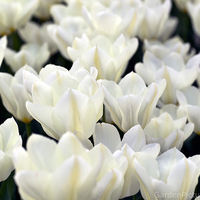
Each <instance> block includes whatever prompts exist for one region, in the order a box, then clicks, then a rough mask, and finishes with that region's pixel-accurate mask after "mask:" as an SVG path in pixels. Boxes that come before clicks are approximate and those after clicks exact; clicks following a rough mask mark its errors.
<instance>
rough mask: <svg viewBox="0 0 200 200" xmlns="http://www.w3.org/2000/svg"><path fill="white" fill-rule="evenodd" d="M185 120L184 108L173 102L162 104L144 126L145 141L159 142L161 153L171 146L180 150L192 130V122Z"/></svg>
mask: <svg viewBox="0 0 200 200" xmlns="http://www.w3.org/2000/svg"><path fill="white" fill-rule="evenodd" d="M186 121H187V115H186V112H185V110H184V108H182V107H177V106H175V105H173V104H168V105H166V106H163V107H162V109H161V110H158V111H157V114H156V116H155V117H153V118H151V120H150V122H149V123H148V124H147V125H146V126H145V128H144V133H145V135H146V139H147V143H159V144H160V145H161V153H163V152H165V151H167V150H168V149H170V148H173V147H176V148H177V149H179V150H181V148H182V146H183V142H184V141H185V140H186V139H187V138H188V137H189V136H190V135H191V134H192V132H193V130H194V124H193V123H188V124H186Z"/></svg>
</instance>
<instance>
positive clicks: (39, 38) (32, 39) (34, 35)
mask: <svg viewBox="0 0 200 200" xmlns="http://www.w3.org/2000/svg"><path fill="white" fill-rule="evenodd" d="M49 25H52V23H50V22H45V23H43V24H42V25H41V26H39V25H38V24H37V23H34V22H28V23H27V24H26V26H24V27H23V28H21V29H19V30H18V33H19V36H20V37H21V38H22V40H24V41H25V42H26V43H35V44H38V45H40V46H42V45H43V44H44V43H47V44H48V47H49V51H50V52H51V54H54V53H55V52H56V51H57V47H56V44H55V43H54V42H53V40H52V39H51V38H50V36H49V35H48V32H47V27H48V26H49Z"/></svg>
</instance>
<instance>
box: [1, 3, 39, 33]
mask: <svg viewBox="0 0 200 200" xmlns="http://www.w3.org/2000/svg"><path fill="white" fill-rule="evenodd" d="M38 5H39V0H10V1H7V0H0V13H1V18H0V35H4V34H6V35H7V34H10V33H11V32H13V31H14V30H17V29H18V28H20V27H22V26H24V25H25V24H26V23H27V21H28V20H29V19H30V18H31V16H32V15H33V13H34V12H35V10H36V9H37V6H38Z"/></svg>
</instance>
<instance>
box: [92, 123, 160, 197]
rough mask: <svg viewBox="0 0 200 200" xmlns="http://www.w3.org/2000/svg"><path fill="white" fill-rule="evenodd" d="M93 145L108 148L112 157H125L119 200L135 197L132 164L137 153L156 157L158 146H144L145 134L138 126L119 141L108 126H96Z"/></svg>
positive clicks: (117, 136)
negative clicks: (125, 168) (126, 162)
mask: <svg viewBox="0 0 200 200" xmlns="http://www.w3.org/2000/svg"><path fill="white" fill-rule="evenodd" d="M93 136H94V144H95V145H98V144H100V143H102V144H104V145H105V146H106V147H108V148H109V149H110V150H111V152H112V153H113V155H114V156H115V157H116V158H117V157H121V156H125V157H126V158H127V160H128V168H127V171H126V173H125V175H124V186H123V190H122V194H121V197H120V198H124V197H128V196H132V195H135V194H136V193H137V192H138V191H139V182H138V180H137V178H136V176H135V175H134V173H133V169H132V162H133V159H134V157H135V154H137V152H140V151H141V152H145V153H148V154H150V155H152V156H153V157H157V156H158V154H159V152H160V146H159V144H150V145H146V140H145V134H144V131H143V129H142V128H141V126H140V125H136V126H134V127H132V128H131V129H130V130H128V131H127V132H126V133H125V134H124V136H123V139H122V141H121V139H120V136H119V132H118V131H117V129H116V128H115V127H114V126H113V125H110V124H105V123H101V124H97V125H96V128H95V133H94V135H93Z"/></svg>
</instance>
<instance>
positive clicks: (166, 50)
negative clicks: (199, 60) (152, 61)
mask: <svg viewBox="0 0 200 200" xmlns="http://www.w3.org/2000/svg"><path fill="white" fill-rule="evenodd" d="M144 44H145V50H147V51H149V52H151V53H152V54H153V55H154V56H156V57H157V58H159V59H161V60H162V59H163V58H164V57H166V56H167V55H168V54H170V53H171V52H177V53H179V54H180V55H181V56H182V57H183V59H184V61H185V62H187V61H188V60H189V59H190V58H191V57H192V56H194V54H195V49H191V50H190V48H191V47H190V44H189V43H184V42H183V41H182V39H181V38H180V37H179V36H175V37H173V38H170V39H168V40H166V41H165V42H164V43H162V42H160V41H158V40H156V41H155V40H145V41H144Z"/></svg>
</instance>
